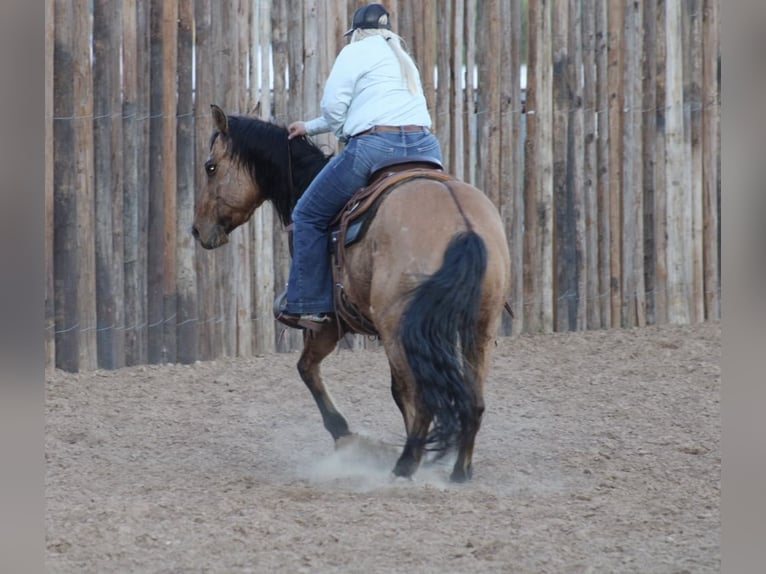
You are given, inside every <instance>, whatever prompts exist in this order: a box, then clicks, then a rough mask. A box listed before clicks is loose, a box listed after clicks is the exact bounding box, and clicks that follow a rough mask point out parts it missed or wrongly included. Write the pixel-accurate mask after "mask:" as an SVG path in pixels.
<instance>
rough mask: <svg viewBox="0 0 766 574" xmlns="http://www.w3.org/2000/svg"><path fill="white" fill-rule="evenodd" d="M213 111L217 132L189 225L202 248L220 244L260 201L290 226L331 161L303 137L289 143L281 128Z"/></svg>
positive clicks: (210, 247)
mask: <svg viewBox="0 0 766 574" xmlns="http://www.w3.org/2000/svg"><path fill="white" fill-rule="evenodd" d="M211 108H212V113H213V122H214V124H215V130H214V131H213V135H212V137H211V138H210V153H209V155H208V158H207V161H206V162H205V174H206V176H205V183H204V185H203V187H202V189H201V190H200V193H199V194H198V196H197V206H196V209H195V212H194V225H193V226H192V234H193V235H194V237H196V238H197V239H198V240H199V242H200V244H201V245H202V247H204V248H206V249H215V248H216V247H220V246H221V245H224V244H225V243H226V242H227V241H228V240H229V233H231V232H232V231H233V230H234V229H236V228H237V227H239V226H240V225H242V224H243V223H245V222H246V221H247V220H248V219H250V216H251V215H252V214H253V211H255V209H256V208H257V207H259V206H260V205H261V204H262V203H263V202H264V201H270V202H271V203H272V204H273V205H274V209H275V210H276V214H277V216H278V217H279V219H280V220H281V221H282V223H283V224H284V225H287V224H288V223H290V214H291V212H292V209H293V207H294V206H295V202H296V201H298V197H299V196H300V194H301V193H303V191H304V190H305V189H306V187H308V185H309V183H310V182H311V180H312V179H313V178H314V176H315V175H316V174H317V173H318V172H319V170H321V169H322V167H323V166H324V165H325V164H326V163H327V161H328V159H329V157H328V156H325V154H324V153H322V150H320V149H319V148H318V147H317V146H316V145H314V144H313V143H312V142H310V141H309V140H308V139H307V138H296V139H294V140H292V141H290V140H288V138H287V129H286V128H284V127H283V126H278V125H275V124H273V123H270V122H265V121H263V120H259V119H257V118H250V117H245V116H227V115H226V114H225V113H224V111H223V110H222V109H221V108H219V107H218V106H211Z"/></svg>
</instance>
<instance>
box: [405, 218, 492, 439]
mask: <svg viewBox="0 0 766 574" xmlns="http://www.w3.org/2000/svg"><path fill="white" fill-rule="evenodd" d="M486 269H487V247H486V245H485V244H484V240H483V239H482V238H481V237H479V235H477V234H476V232H474V231H466V232H462V233H460V234H458V235H456V236H455V237H453V238H452V240H451V241H450V244H449V245H448V246H447V250H446V252H445V253H444V263H443V264H442V266H441V268H440V269H439V270H438V271H437V272H436V273H434V274H433V275H431V276H430V277H429V278H428V279H426V280H425V281H424V282H423V283H421V284H420V285H418V286H417V288H415V290H414V292H413V297H412V300H411V301H410V303H409V304H408V306H407V309H406V310H405V312H404V317H403V319H402V323H401V338H402V345H403V347H404V352H405V355H406V357H407V361H408V363H409V366H410V369H411V370H412V373H413V375H414V376H415V384H416V387H417V392H416V394H417V397H418V398H419V400H420V408H424V409H425V410H426V412H428V413H429V414H430V415H431V417H432V419H433V427H432V430H431V433H430V434H429V436H428V439H427V442H428V443H429V444H431V445H432V448H433V449H434V450H438V451H442V452H444V451H446V449H447V448H449V447H451V446H453V445H454V444H455V443H456V441H457V439H458V438H459V437H460V436H461V435H462V433H463V432H464V431H465V430H466V427H467V426H468V425H471V424H473V421H474V413H473V396H474V389H475V376H476V373H475V370H474V365H470V364H469V362H468V360H467V359H466V357H474V356H476V355H475V353H474V350H475V349H476V345H477V328H476V325H477V321H478V317H479V309H480V305H481V289H482V283H483V281H484V274H485V272H486Z"/></svg>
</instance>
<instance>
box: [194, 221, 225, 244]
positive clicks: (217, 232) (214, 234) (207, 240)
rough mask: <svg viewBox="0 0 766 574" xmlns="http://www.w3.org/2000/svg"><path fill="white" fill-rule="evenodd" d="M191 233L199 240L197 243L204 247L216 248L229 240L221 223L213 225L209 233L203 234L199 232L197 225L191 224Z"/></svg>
mask: <svg viewBox="0 0 766 574" xmlns="http://www.w3.org/2000/svg"><path fill="white" fill-rule="evenodd" d="M191 234H192V237H194V239H196V240H197V241H199V244H200V245H201V246H202V247H204V248H205V249H216V248H217V247H220V246H221V245H226V244H227V243H228V242H229V235H228V234H227V233H226V231H225V230H224V228H223V227H222V226H221V225H214V226H212V227H211V228H210V233H209V234H207V236H205V234H203V233H201V232H200V230H199V227H197V226H196V225H193V226H192V229H191Z"/></svg>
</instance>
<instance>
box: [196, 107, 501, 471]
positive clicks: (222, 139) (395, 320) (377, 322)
mask: <svg viewBox="0 0 766 574" xmlns="http://www.w3.org/2000/svg"><path fill="white" fill-rule="evenodd" d="M211 108H212V114H213V122H214V126H215V129H214V131H213V134H212V136H211V138H210V144H209V155H208V158H207V161H205V172H206V174H207V178H206V182H205V184H204V186H203V187H202V189H201V190H200V193H199V194H198V197H197V202H196V206H195V215H194V224H193V227H192V233H193V235H194V237H195V238H196V239H197V240H198V241H199V242H200V244H201V245H202V246H203V247H204V248H206V249H214V248H217V247H220V246H221V245H224V244H225V243H226V242H227V241H228V236H229V234H230V233H231V232H232V231H233V230H234V229H235V228H237V227H238V226H240V225H242V224H243V223H245V222H246V221H247V220H248V219H249V218H250V216H251V215H252V214H253V211H254V210H255V209H257V208H258V207H260V206H261V205H262V204H263V203H264V202H266V201H270V202H271V203H272V204H273V206H274V208H275V210H276V213H277V214H278V216H279V218H280V220H281V222H282V223H283V224H285V225H289V223H290V214H291V211H292V208H293V207H294V206H295V203H296V201H297V200H298V198H299V197H300V195H301V194H302V193H303V191H304V190H305V189H306V188H307V187H308V185H309V183H310V182H311V180H312V179H313V177H314V176H315V175H316V174H317V173H318V172H319V170H320V169H321V168H322V167H323V166H324V165H325V164H326V163H327V162H328V161H329V156H326V155H325V154H324V152H322V150H320V149H319V148H318V147H317V146H316V145H314V144H313V143H312V142H311V141H310V140H308V139H306V138H296V139H293V140H288V137H287V130H286V129H285V128H284V127H281V126H278V125H275V124H273V123H269V122H265V121H262V120H259V119H256V118H252V117H246V116H234V115H232V116H227V115H226V113H224V111H223V110H222V109H221V108H219V107H218V106H211ZM375 180H377V182H375ZM371 190H373V191H375V190H376V191H375V193H370V191H371ZM361 192H362V194H363V196H362V197H361V199H359V198H358V197H359V194H357V196H355V198H357V199H353V198H352V200H351V201H349V204H348V205H347V206H346V208H345V210H344V212H345V213H344V214H343V216H342V217H343V218H342V219H341V220H340V224H339V225H340V227H339V229H340V230H341V232H342V233H340V236H339V237H337V241H333V243H334V247H333V248H334V249H335V250H336V251H337V253H336V254H335V255H334V257H333V267H334V269H333V273H334V283H335V285H336V289H335V301H336V309H337V311H338V312H337V313H336V314H335V315H334V316H333V317H334V318H333V321H332V322H330V323H324V324H323V326H322V327H321V328H320V329H318V330H304V334H303V351H302V353H301V355H300V358H299V360H298V365H297V366H298V372H299V374H300V376H301V378H302V379H303V382H304V383H305V384H306V386H307V387H308V389H309V390H310V391H311V394H312V395H313V397H314V400H315V401H316V404H317V406H318V407H319V411H320V413H321V415H322V420H323V423H324V426H325V428H326V429H327V430H328V431H329V432H330V434H331V435H332V438H333V439H334V441H335V444H336V445H338V441H339V440H340V439H342V438H344V437H348V436H349V435H351V431H350V430H349V426H348V423H347V422H346V419H345V418H344V417H343V415H342V414H341V413H340V412H339V411H338V409H337V408H336V406H335V404H334V403H333V401H332V398H331V396H330V394H329V393H328V391H327V389H326V388H325V385H324V383H323V382H322V378H321V375H320V368H319V367H320V363H321V362H322V360H323V359H324V358H325V357H326V356H327V355H329V354H330V353H331V352H332V351H333V349H334V348H335V346H336V344H337V343H338V341H339V340H340V338H341V337H342V336H343V335H344V334H345V333H366V334H374V335H377V336H378V337H379V339H380V341H381V343H382V345H383V347H384V349H385V352H386V355H387V358H388V363H389V366H390V371H391V393H392V395H393V398H394V401H395V402H396V405H397V407H398V408H399V410H400V411H401V414H402V417H403V418H404V425H405V429H406V433H407V434H406V436H407V438H406V442H405V444H404V448H403V450H402V452H401V454H400V456H399V458H398V460H397V462H396V464H395V466H394V468H393V473H394V474H395V475H396V476H401V477H412V475H413V474H414V472H415V471H416V470H417V468H418V466H419V464H420V461H421V459H422V457H423V455H424V452H425V451H426V450H434V451H437V456H443V455H444V453H446V452H450V451H452V450H453V449H456V450H457V457H456V460H455V463H454V467H453V469H452V473H451V475H450V478H451V479H452V480H453V481H456V482H462V481H465V480H468V479H470V478H471V476H472V466H471V461H472V457H473V449H474V441H475V437H476V433H477V432H478V430H479V426H480V424H481V419H482V414H483V412H484V397H483V387H484V382H485V380H486V378H487V373H488V370H489V364H490V353H491V349H492V347H493V344H494V338H495V336H496V334H497V330H498V328H499V324H500V320H501V315H502V312H503V309H504V307H505V306H506V295H507V293H508V290H509V283H510V257H509V253H508V244H507V241H506V236H505V231H504V228H503V222H502V220H501V218H500V215H499V214H498V211H497V209H496V208H495V206H494V205H493V204H492V202H491V201H490V200H489V199H488V198H487V196H486V195H484V193H482V192H481V191H479V190H478V189H476V188H475V187H473V186H471V185H468V184H466V183H464V182H462V181H459V180H458V179H456V178H454V177H451V176H449V175H447V174H445V173H443V172H442V171H441V170H439V169H433V168H432V166H427V165H424V164H418V165H397V166H388V167H384V168H383V169H381V170H378V171H377V172H376V173H374V174H372V176H371V180H370V185H368V186H367V187H366V188H363V189H362V190H361ZM365 194H366V197H365ZM365 211H366V212H367V213H366V214H365V213H362V212H365ZM357 213H361V218H362V219H359V220H357V222H358V221H363V222H364V224H363V225H353V224H350V223H349V221H350V220H351V219H352V218H353V217H356V214H357ZM365 215H366V219H365ZM352 229H353V230H355V231H354V233H352ZM362 232H363V235H362V236H361V237H359V236H358V235H359V234H360V233H362ZM353 234H357V238H356V239H355V242H353V243H351V242H350V239H349V240H348V241H347V239H348V238H346V237H345V235H353ZM346 244H347V245H346Z"/></svg>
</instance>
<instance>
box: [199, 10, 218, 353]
mask: <svg viewBox="0 0 766 574" xmlns="http://www.w3.org/2000/svg"><path fill="white" fill-rule="evenodd" d="M212 19H213V15H212V7H211V0H195V3H194V36H195V41H196V46H195V57H196V69H197V75H196V86H195V91H196V98H195V102H196V105H195V113H194V119H195V135H196V137H195V139H196V141H197V142H198V144H197V146H196V147H197V150H196V151H197V153H198V154H201V157H200V158H199V160H200V161H204V159H205V158H206V157H207V153H208V148H207V144H206V143H204V144H203V143H202V142H207V141H208V139H209V138H210V134H211V133H212V130H213V120H212V116H211V114H210V105H211V104H218V102H217V101H216V96H215V93H214V86H215V81H216V78H215V76H214V74H213V69H214V61H213V55H214V53H215V49H216V46H215V44H214V36H213V23H212ZM219 105H220V104H219ZM205 177H206V176H205V171H204V170H203V169H197V170H196V171H195V188H196V189H201V188H202V186H203V185H204V183H205ZM195 253H196V266H197V292H198V309H199V321H200V322H199V357H200V359H203V360H209V359H212V358H215V357H217V356H219V355H220V349H221V348H222V345H221V341H220V338H219V337H217V336H216V330H215V326H216V321H217V316H216V309H215V288H214V286H215V276H214V274H215V258H214V254H213V253H212V252H210V251H206V250H204V249H202V248H201V247H199V246H198V245H195Z"/></svg>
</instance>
